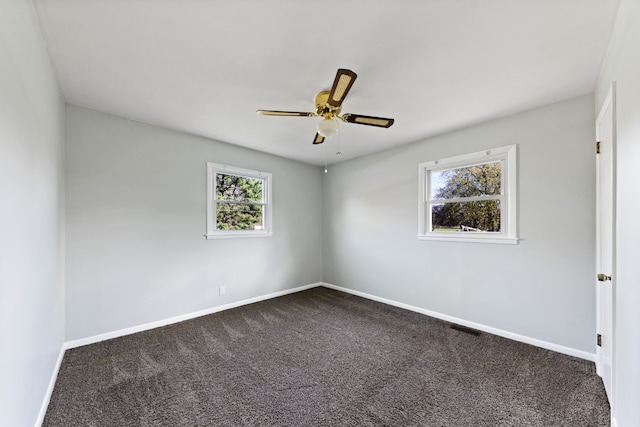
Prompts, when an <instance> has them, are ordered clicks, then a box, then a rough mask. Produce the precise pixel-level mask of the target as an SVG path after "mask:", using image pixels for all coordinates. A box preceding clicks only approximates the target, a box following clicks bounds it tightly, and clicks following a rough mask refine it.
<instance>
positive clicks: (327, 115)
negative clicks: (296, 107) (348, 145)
mask: <svg viewBox="0 0 640 427" xmlns="http://www.w3.org/2000/svg"><path fill="white" fill-rule="evenodd" d="M356 77H358V75H357V74H356V73H354V72H353V71H351V70H346V69H344V68H340V69H339V70H338V72H337V73H336V78H335V79H334V80H333V86H332V87H331V90H330V91H327V90H325V91H322V92H318V94H317V95H316V97H315V104H316V111H315V113H305V112H299V111H277V110H258V111H257V113H258V114H262V115H264V116H293V117H324V119H323V120H322V121H321V122H320V123H318V132H317V133H316V136H315V138H314V139H313V143H314V144H322V143H323V142H324V139H325V138H328V137H330V136H332V135H334V134H335V133H336V132H337V131H338V122H337V121H336V120H335V119H340V120H342V121H343V122H349V123H356V124H360V125H367V126H377V127H383V128H388V127H389V126H391V125H392V124H393V119H386V118H383V117H371V116H363V115H360V114H350V113H346V114H343V115H340V111H341V109H342V101H344V98H345V97H346V96H347V93H349V90H350V89H351V86H353V82H355V80H356Z"/></svg>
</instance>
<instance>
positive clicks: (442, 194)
mask: <svg viewBox="0 0 640 427" xmlns="http://www.w3.org/2000/svg"><path fill="white" fill-rule="evenodd" d="M432 180H433V182H434V183H437V185H438V187H437V188H435V189H434V190H433V191H434V195H433V200H434V201H435V202H436V203H435V204H433V205H432V212H431V221H432V230H433V231H476V232H478V231H487V232H500V200H498V199H496V198H495V197H492V196H499V195H500V194H501V183H502V177H501V163H500V162H494V163H487V164H482V165H475V166H468V167H463V168H457V169H449V170H444V171H440V172H432ZM485 198H486V200H483V199H485ZM465 199H466V200H465ZM440 201H442V203H438V202H440Z"/></svg>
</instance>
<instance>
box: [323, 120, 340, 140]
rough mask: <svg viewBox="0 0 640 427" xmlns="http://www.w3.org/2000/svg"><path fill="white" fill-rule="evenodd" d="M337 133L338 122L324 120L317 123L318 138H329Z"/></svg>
mask: <svg viewBox="0 0 640 427" xmlns="http://www.w3.org/2000/svg"><path fill="white" fill-rule="evenodd" d="M336 132H338V122H336V121H335V120H333V119H324V120H322V121H321V122H320V123H318V133H319V134H320V136H323V137H325V138H329V137H330V136H333V135H335V134H336Z"/></svg>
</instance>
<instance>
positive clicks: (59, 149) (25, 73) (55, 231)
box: [0, 0, 64, 427]
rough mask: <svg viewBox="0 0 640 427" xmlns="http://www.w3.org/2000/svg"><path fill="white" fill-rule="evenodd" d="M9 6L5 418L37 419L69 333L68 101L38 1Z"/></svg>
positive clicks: (4, 153) (3, 82) (3, 38)
mask: <svg viewBox="0 0 640 427" xmlns="http://www.w3.org/2000/svg"><path fill="white" fill-rule="evenodd" d="M1 9H2V12H1V13H0V200H1V204H0V384H1V386H0V425H2V426H13V427H21V426H33V425H34V424H35V423H36V422H37V419H38V416H39V411H40V407H41V405H42V402H43V400H44V399H45V397H46V395H47V389H48V386H49V383H50V379H51V378H52V375H54V373H55V369H56V364H57V360H58V357H59V354H60V350H61V348H62V344H63V342H64V163H63V162H64V154H63V150H64V143H63V138H64V132H63V129H64V117H63V114H64V105H63V102H62V98H61V96H60V93H59V91H58V88H57V85H56V81H55V77H54V72H53V69H52V67H51V64H50V62H49V57H48V55H47V53H46V50H45V47H44V43H43V41H42V35H41V33H40V27H39V26H38V22H37V19H36V16H35V13H34V11H33V5H32V3H31V2H30V1H28V0H7V1H3V2H2V7H1Z"/></svg>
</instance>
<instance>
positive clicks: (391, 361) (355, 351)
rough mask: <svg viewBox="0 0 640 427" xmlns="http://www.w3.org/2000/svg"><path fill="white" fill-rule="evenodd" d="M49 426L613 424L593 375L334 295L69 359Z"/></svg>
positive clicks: (289, 299)
mask: <svg viewBox="0 0 640 427" xmlns="http://www.w3.org/2000/svg"><path fill="white" fill-rule="evenodd" d="M43 425H44V426H47V427H51V426H60V427H62V426H64V427H70V426H109V427H113V426H141V427H142V426H172V427H173V426H233V427H237V426H456V427H459V426H580V427H586V426H598V427H600V426H608V425H609V407H608V404H607V399H606V396H605V392H604V388H603V386H602V382H601V381H600V379H599V378H598V376H597V375H596V374H595V368H594V365H593V363H591V362H588V361H585V360H581V359H577V358H574V357H570V356H565V355H562V354H558V353H554V352H551V351H548V350H543V349H540V348H536V347H532V346H529V345H527V344H522V343H518V342H515V341H510V340H507V339H504V338H500V337H497V336H493V335H490V334H486V333H481V334H480V335H479V336H475V335H472V334H468V333H465V332H461V331H458V330H455V329H452V328H450V324H448V323H446V322H442V321H439V320H437V319H433V318H430V317H427V316H424V315H421V314H417V313H413V312H410V311H406V310H402V309H399V308H396V307H392V306H387V305H384V304H380V303H377V302H373V301H369V300H366V299H363V298H359V297H356V296H352V295H348V294H345V293H341V292H337V291H333V290H330V289H326V288H314V289H311V290H308V291H304V292H299V293H296V294H291V295H287V296H283V297H280V298H275V299H272V300H268V301H263V302H260V303H256V304H251V305H248V306H243V307H240V308H236V309H233V310H227V311H224V312H220V313H216V314H212V315H209V316H204V317H201V318H198V319H194V320H190V321H186V322H182V323H178V324H175V325H170V326H166V327H163V328H158V329H155V330H151V331H146V332H141V333H138V334H134V335H129V336H126V337H122V338H117V339H113V340H109V341H104V342H101V343H97V344H92V345H89V346H85V347H80V348H76V349H73V350H69V351H67V353H66V354H65V356H64V360H63V363H62V367H61V369H60V373H59V375H58V381H57V383H56V386H55V390H54V393H53V396H52V399H51V403H50V405H49V409H48V412H47V415H46V418H45V421H44V424H43Z"/></svg>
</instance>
